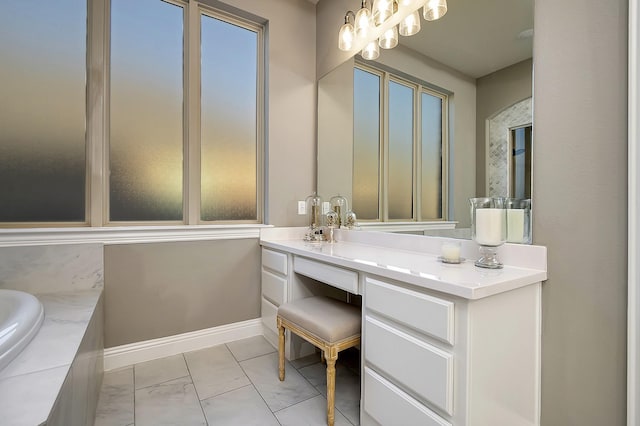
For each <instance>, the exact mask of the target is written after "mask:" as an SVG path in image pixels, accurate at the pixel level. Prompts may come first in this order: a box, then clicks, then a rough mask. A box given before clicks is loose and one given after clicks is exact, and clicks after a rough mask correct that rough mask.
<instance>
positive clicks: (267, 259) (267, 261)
mask: <svg viewBox="0 0 640 426" xmlns="http://www.w3.org/2000/svg"><path fill="white" fill-rule="evenodd" d="M262 266H263V267H265V268H267V269H271V270H272V271H274V272H277V273H279V274H282V275H287V255H286V254H284V253H278V252H277V251H272V250H267V249H264V248H263V249H262Z"/></svg>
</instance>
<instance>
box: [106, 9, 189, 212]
mask: <svg viewBox="0 0 640 426" xmlns="http://www.w3.org/2000/svg"><path fill="white" fill-rule="evenodd" d="M110 114H111V127H110V141H109V144H110V145H109V146H110V151H109V160H110V179H109V207H110V214H109V220H110V221H158V220H165V221H181V220H182V218H183V213H182V204H183V202H182V188H183V164H182V161H183V155H182V152H183V8H182V7H179V6H176V5H173V4H170V3H166V2H163V1H159V0H135V1H131V0H112V1H111V106H110Z"/></svg>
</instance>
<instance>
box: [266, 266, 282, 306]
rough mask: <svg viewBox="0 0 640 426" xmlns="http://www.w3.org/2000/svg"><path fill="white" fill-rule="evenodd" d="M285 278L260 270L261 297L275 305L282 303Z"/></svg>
mask: <svg viewBox="0 0 640 426" xmlns="http://www.w3.org/2000/svg"><path fill="white" fill-rule="evenodd" d="M286 288H287V279H286V278H283V277H280V276H278V275H275V274H272V273H271V272H269V271H267V270H264V269H263V270H262V297H264V298H265V299H267V300H269V301H270V302H271V303H273V304H274V305H276V306H280V305H282V303H284V297H285V296H284V295H285V291H286Z"/></svg>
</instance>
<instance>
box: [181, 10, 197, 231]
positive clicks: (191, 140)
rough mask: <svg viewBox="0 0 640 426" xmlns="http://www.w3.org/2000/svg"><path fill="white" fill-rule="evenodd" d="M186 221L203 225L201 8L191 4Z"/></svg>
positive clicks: (187, 47)
mask: <svg viewBox="0 0 640 426" xmlns="http://www.w3.org/2000/svg"><path fill="white" fill-rule="evenodd" d="M185 21H186V22H185V34H186V35H185V49H184V51H185V71H184V73H185V94H186V102H185V112H184V113H185V123H186V124H187V125H186V126H185V152H184V155H185V159H186V161H185V171H184V173H185V179H184V194H185V195H184V198H185V200H184V208H185V222H186V223H187V224H188V225H197V224H198V223H199V222H200V188H201V182H200V117H201V113H200V7H199V3H197V2H191V3H189V5H188V13H187V14H186V16H185Z"/></svg>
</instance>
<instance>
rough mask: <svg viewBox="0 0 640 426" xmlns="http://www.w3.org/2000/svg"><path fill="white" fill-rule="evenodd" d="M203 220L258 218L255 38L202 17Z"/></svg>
mask: <svg viewBox="0 0 640 426" xmlns="http://www.w3.org/2000/svg"><path fill="white" fill-rule="evenodd" d="M200 43H201V70H202V71H201V102H202V112H201V175H202V184H201V218H202V220H204V221H223V220H251V221H255V220H257V217H258V212H257V197H258V193H257V191H258V168H257V156H258V130H257V129H258V126H257V102H258V34H257V33H256V32H255V31H251V30H249V29H246V28H243V27H240V26H237V25H233V24H230V23H228V22H224V21H221V20H219V19H216V18H212V17H209V16H206V15H202V16H201V42H200Z"/></svg>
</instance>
